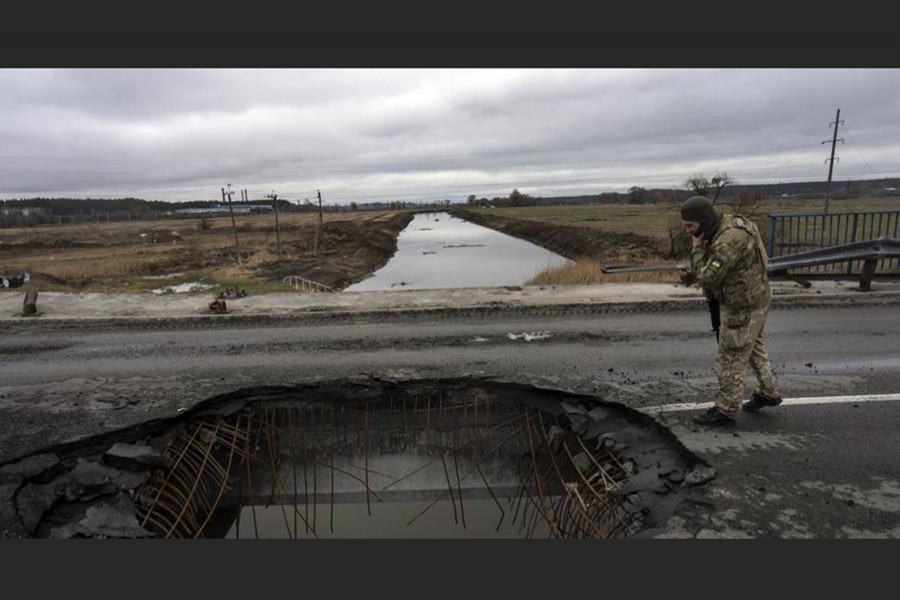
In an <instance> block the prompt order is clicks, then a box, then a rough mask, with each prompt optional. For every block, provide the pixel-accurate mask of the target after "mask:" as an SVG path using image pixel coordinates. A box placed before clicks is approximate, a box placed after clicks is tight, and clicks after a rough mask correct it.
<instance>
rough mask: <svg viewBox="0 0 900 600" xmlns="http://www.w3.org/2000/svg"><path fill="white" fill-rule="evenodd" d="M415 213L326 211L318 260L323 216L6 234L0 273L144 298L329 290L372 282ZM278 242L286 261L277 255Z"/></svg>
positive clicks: (45, 284)
mask: <svg viewBox="0 0 900 600" xmlns="http://www.w3.org/2000/svg"><path fill="white" fill-rule="evenodd" d="M411 219H412V215H411V214H410V213H402V212H397V211H391V212H347V213H326V214H325V215H324V219H323V228H322V230H321V231H320V232H319V234H318V236H319V249H318V252H316V249H315V241H316V235H317V234H316V229H317V228H316V221H317V215H315V214H311V213H286V214H280V215H279V219H278V220H279V231H280V235H276V230H275V222H274V216H273V215H236V216H235V221H236V226H237V227H236V231H237V246H238V247H239V248H240V255H241V261H240V264H238V253H237V251H236V249H235V248H236V244H235V229H234V228H232V224H231V218H230V217H229V216H217V217H205V218H170V219H160V220H152V221H127V222H103V221H100V222H98V223H93V224H76V225H67V224H62V225H42V226H37V227H24V228H13V229H9V228H7V229H0V275H3V276H12V275H16V274H18V273H19V272H22V271H29V272H31V273H32V282H30V283H29V284H26V285H29V286H32V287H35V288H38V289H41V290H47V291H85V292H88V291H94V292H123V291H135V292H138V291H148V290H153V289H159V288H162V287H165V286H174V285H178V284H186V283H191V282H198V283H202V284H205V285H208V286H212V287H211V288H208V289H213V290H222V289H225V288H226V287H239V288H243V289H245V291H247V292H248V293H249V292H251V291H252V292H256V293H260V292H266V291H279V290H289V289H292V288H291V287H290V286H288V285H286V284H284V283H282V279H283V277H284V276H286V275H298V276H301V277H304V278H307V279H311V280H313V281H317V282H319V283H322V284H324V285H328V286H330V287H337V288H340V287H343V286H345V285H348V284H349V283H353V282H354V281H356V280H359V279H362V278H364V277H365V276H367V275H368V274H369V273H370V272H371V270H373V269H376V268H378V267H379V266H380V265H381V264H383V263H384V261H385V260H386V257H387V256H390V254H392V253H393V250H394V248H395V247H396V236H397V233H399V231H400V230H402V229H403V227H405V225H406V223H408V222H409V220H411ZM279 237H280V246H281V253H280V254H279V252H278V247H279V244H278V239H279Z"/></svg>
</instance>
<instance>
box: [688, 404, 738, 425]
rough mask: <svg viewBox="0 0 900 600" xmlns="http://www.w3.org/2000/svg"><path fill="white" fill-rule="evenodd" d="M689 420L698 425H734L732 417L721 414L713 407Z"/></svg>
mask: <svg viewBox="0 0 900 600" xmlns="http://www.w3.org/2000/svg"><path fill="white" fill-rule="evenodd" d="M691 420H692V421H693V422H694V423H697V424H698V425H734V424H735V423H736V421H735V420H734V417H732V416H731V415H727V414H725V413H723V412H722V411H721V410H719V409H718V408H716V407H715V406H713V407H712V408H710V409H709V410H707V411H706V412H704V413H701V414H699V415H697V416H696V417H694V418H693V419H691Z"/></svg>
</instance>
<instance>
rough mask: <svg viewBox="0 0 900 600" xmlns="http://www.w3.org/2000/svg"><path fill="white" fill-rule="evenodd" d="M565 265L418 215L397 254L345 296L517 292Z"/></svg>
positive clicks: (529, 248)
mask: <svg viewBox="0 0 900 600" xmlns="http://www.w3.org/2000/svg"><path fill="white" fill-rule="evenodd" d="M567 262H569V260H568V259H566V258H565V257H562V256H560V255H558V254H555V253H553V252H550V251H549V250H545V249H544V248H541V247H540V246H536V245H534V244H532V243H530V242H526V241H524V240H520V239H518V238H514V237H512V236H508V235H506V234H503V233H500V232H498V231H494V230H493V229H489V228H487V227H482V226H481V225H475V224H474V223H470V222H468V221H465V220H463V219H459V218H457V217H454V216H452V215H450V214H449V213H444V212H439V213H420V214H417V215H416V216H415V218H414V219H413V220H412V221H411V222H410V223H409V225H407V227H406V228H405V229H404V230H403V231H401V232H400V235H399V236H398V237H397V252H396V253H395V254H394V256H393V257H392V258H391V260H390V261H388V263H387V264H386V265H385V266H384V267H382V268H381V269H379V270H378V271H376V272H375V273H373V274H372V276H371V277H369V278H368V279H366V280H364V281H361V282H359V283H356V284H354V285H351V286H349V287H347V288H345V289H344V291H345V292H361V291H371V290H415V289H418V290H421V289H439V288H464V287H496V286H518V285H522V284H524V283H525V282H526V281H527V280H528V279H530V278H531V277H533V276H534V275H536V274H537V273H539V272H540V271H542V270H544V269H546V268H548V267H555V266H559V265H562V264H565V263H567Z"/></svg>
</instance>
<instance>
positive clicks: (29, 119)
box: [0, 69, 900, 204]
mask: <svg viewBox="0 0 900 600" xmlns="http://www.w3.org/2000/svg"><path fill="white" fill-rule="evenodd" d="M838 108H840V109H841V120H842V121H843V122H842V123H841V125H840V128H839V130H838V137H839V138H843V139H844V143H843V144H841V143H840V142H839V143H838V145H837V152H836V156H838V157H839V160H838V161H836V162H835V166H834V175H833V181H846V180H847V179H876V178H883V177H897V176H900V69H836V70H835V69H723V70H713V69H660V70H653V69H636V70H632V69H537V70H531V69H286V70H282V69H253V70H235V69H214V70H196V69H162V70H146V69H63V70H49V69H0V198H2V199H13V198H30V197H35V196H44V197H47V196H53V197H76V198H80V197H93V198H114V197H126V196H131V197H137V198H143V199H146V200H167V201H184V200H219V199H221V189H222V188H223V187H226V186H227V184H229V183H230V184H232V188H233V189H235V190H240V189H247V190H248V194H249V197H250V198H251V199H257V198H262V197H264V196H265V195H266V194H271V193H273V192H274V193H277V194H278V196H279V197H280V198H284V199H287V200H292V201H294V200H301V201H302V200H303V199H305V198H310V199H313V198H314V197H315V194H316V191H317V190H321V191H322V197H323V201H324V202H326V203H340V204H345V203H349V202H351V201H357V202H369V201H391V200H408V201H428V200H443V199H451V200H453V201H462V200H465V198H466V197H467V196H468V195H469V194H475V195H476V196H478V197H488V198H491V197H494V196H506V195H508V194H509V192H511V191H512V190H513V189H514V188H517V189H518V190H519V191H520V192H522V193H526V194H531V195H536V196H537V195H539V196H562V195H579V194H596V193H600V192H604V191H625V190H627V189H628V188H630V187H631V186H635V185H637V186H641V187H645V188H656V187H683V185H682V184H683V182H684V181H685V180H686V179H687V178H688V177H691V176H692V175H697V174H701V175H706V176H711V175H713V174H714V173H715V172H717V171H725V172H727V173H728V174H729V175H731V176H732V177H733V178H734V179H735V180H736V181H737V182H738V183H778V182H791V181H825V180H826V179H827V176H828V165H827V164H826V159H828V157H829V155H830V151H831V137H832V134H833V124H832V123H833V121H834V119H835V112H836V110H837V109H838ZM826 140H827V141H828V142H827V143H825V144H823V143H822V142H823V141H826ZM239 198H240V196H239V195H236V196H235V200H238V199H239Z"/></svg>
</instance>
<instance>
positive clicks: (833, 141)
mask: <svg viewBox="0 0 900 600" xmlns="http://www.w3.org/2000/svg"><path fill="white" fill-rule="evenodd" d="M841 123H843V121H841V109H837V115H835V117H834V136H833V137H832V138H831V158H829V159H827V160H826V161H825V162H827V163H829V165H828V181H827V182H826V183H825V212H826V213H827V212H828V193H829V192H830V188H831V173H832V171H834V161H835V158H834V147H835V145H836V144H837V141H838V136H837V132H838V125H840V124H841ZM828 125H829V127H830V126H831V125H832V124H831V123H829V124H828ZM822 143H823V144H827V143H828V140H825V141H824V142H822ZM841 143H842V144H843V143H844V138H841ZM837 160H840V158H838V159H837Z"/></svg>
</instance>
